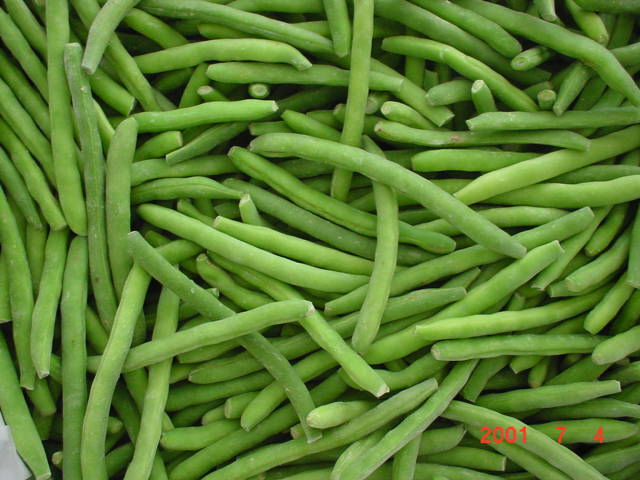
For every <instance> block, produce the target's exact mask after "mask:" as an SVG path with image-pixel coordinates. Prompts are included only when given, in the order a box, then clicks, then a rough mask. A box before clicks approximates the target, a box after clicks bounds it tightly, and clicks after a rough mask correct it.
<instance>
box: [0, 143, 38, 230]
mask: <svg viewBox="0 0 640 480" xmlns="http://www.w3.org/2000/svg"><path fill="white" fill-rule="evenodd" d="M0 182H1V183H2V184H3V185H4V187H5V188H6V189H7V190H8V192H9V196H10V197H11V198H12V199H13V201H14V202H16V206H17V207H18V209H19V210H20V212H21V213H22V215H24V218H25V220H26V221H27V223H29V224H30V225H32V226H33V227H34V228H39V229H43V228H44V224H43V223H42V219H41V218H40V213H39V212H38V210H37V208H36V206H35V204H34V202H33V199H32V198H31V196H30V195H29V191H28V190H27V186H26V185H25V184H24V181H23V180H22V177H21V175H20V173H19V172H18V170H17V169H16V168H15V166H14V165H13V162H12V161H11V159H10V158H9V157H8V156H7V154H6V153H5V152H4V150H2V149H0Z"/></svg>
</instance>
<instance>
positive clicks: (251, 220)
mask: <svg viewBox="0 0 640 480" xmlns="http://www.w3.org/2000/svg"><path fill="white" fill-rule="evenodd" d="M238 209H239V210H240V217H241V218H242V221H243V222H244V223H246V224H248V225H255V226H257V227H267V228H269V227H271V224H270V223H269V222H268V221H267V220H265V219H264V218H262V215H260V212H259V211H258V208H257V207H256V204H255V203H253V200H251V195H249V194H246V193H245V194H243V195H242V197H241V198H240V201H239V202H238Z"/></svg>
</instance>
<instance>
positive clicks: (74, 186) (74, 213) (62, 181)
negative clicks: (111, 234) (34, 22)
mask: <svg viewBox="0 0 640 480" xmlns="http://www.w3.org/2000/svg"><path fill="white" fill-rule="evenodd" d="M46 14H47V20H48V21H47V25H48V28H47V65H48V69H47V79H48V86H49V90H50V91H52V92H56V94H55V95H53V96H51V98H50V100H49V113H50V118H51V153H52V157H53V169H54V172H55V176H56V185H57V187H58V196H59V198H60V205H61V207H62V210H63V212H64V215H65V218H66V220H67V222H68V223H69V227H70V228H71V229H72V230H73V231H74V232H75V233H76V234H78V235H85V234H86V232H87V213H86V207H85V203H84V198H83V192H82V179H81V175H80V170H79V169H78V165H77V158H76V157H77V153H76V145H75V142H74V138H73V123H72V115H73V113H72V110H71V105H70V103H71V102H70V94H69V87H68V86H67V81H66V77H65V72H64V45H65V44H66V43H68V42H69V35H70V32H69V6H68V4H67V2H66V1H60V0H53V1H52V2H49V3H48V4H47V9H46Z"/></svg>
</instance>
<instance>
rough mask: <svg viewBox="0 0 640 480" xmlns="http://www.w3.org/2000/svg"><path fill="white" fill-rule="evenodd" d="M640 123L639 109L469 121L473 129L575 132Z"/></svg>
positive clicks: (489, 116) (500, 114)
mask: <svg viewBox="0 0 640 480" xmlns="http://www.w3.org/2000/svg"><path fill="white" fill-rule="evenodd" d="M637 121H640V109H638V108H636V107H621V108H609V109H602V110H591V111H588V112H577V111H574V112H566V113H565V114H564V115H562V116H560V117H557V116H556V115H554V114H553V113H551V112H534V113H531V112H492V113H485V114H482V115H480V116H477V117H474V118H472V119H470V120H467V125H469V128H470V129H471V130H475V131H481V130H535V129H545V128H554V129H555V128H558V129H564V128H566V129H576V128H591V127H594V128H597V127H605V126H611V125H623V126H627V125H631V124H633V123H636V122H637Z"/></svg>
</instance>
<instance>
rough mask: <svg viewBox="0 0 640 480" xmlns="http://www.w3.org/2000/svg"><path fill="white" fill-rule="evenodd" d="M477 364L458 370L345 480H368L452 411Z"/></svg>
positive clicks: (462, 365) (348, 472) (350, 468)
mask: <svg viewBox="0 0 640 480" xmlns="http://www.w3.org/2000/svg"><path fill="white" fill-rule="evenodd" d="M476 364H477V361H468V362H462V363H460V364H458V365H456V366H454V367H453V369H452V370H451V372H450V373H449V374H448V375H447V376H446V377H445V379H444V381H443V383H442V384H441V385H440V386H439V388H438V391H437V392H436V393H435V394H434V395H433V396H431V397H430V398H429V399H428V400H427V401H426V402H425V403H424V404H423V405H422V406H421V407H419V408H418V409H417V410H416V411H415V412H413V413H412V414H411V415H409V416H408V417H406V418H405V419H404V420H403V421H402V422H400V423H399V424H398V426H396V427H395V428H393V429H391V430H390V431H389V432H388V433H387V434H385V436H384V437H383V438H382V440H381V441H380V442H379V443H377V444H376V445H375V446H373V447H372V448H370V449H369V451H368V452H367V455H366V457H364V458H362V459H359V461H358V462H356V463H354V464H351V465H349V466H348V467H347V468H346V469H345V471H344V473H343V475H342V478H344V479H345V480H347V479H349V480H351V479H363V478H366V477H367V476H368V475H369V474H370V473H372V472H373V471H374V470H376V468H378V467H379V466H380V465H382V464H383V463H384V462H385V461H386V460H387V459H388V458H390V457H391V456H392V455H393V454H394V453H396V452H397V451H398V450H399V449H400V448H402V447H403V446H405V445H406V444H407V443H408V442H410V441H411V440H412V439H413V438H416V436H418V435H420V433H421V432H422V431H424V430H425V429H426V428H428V426H429V425H430V424H431V423H433V421H434V420H435V419H436V418H437V417H439V416H440V415H441V414H442V412H443V411H444V410H445V409H446V408H447V407H448V405H449V403H450V402H451V401H452V400H453V398H454V397H455V396H456V395H457V394H458V392H459V391H460V390H461V389H462V387H463V386H464V384H465V383H466V382H467V380H468V378H469V376H470V375H471V372H473V369H474V368H475V367H476Z"/></svg>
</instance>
